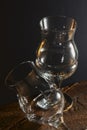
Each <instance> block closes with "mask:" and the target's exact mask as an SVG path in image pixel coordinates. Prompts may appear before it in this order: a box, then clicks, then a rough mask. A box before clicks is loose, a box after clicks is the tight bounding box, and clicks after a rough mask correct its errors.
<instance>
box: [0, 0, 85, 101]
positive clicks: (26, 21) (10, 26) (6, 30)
mask: <svg viewBox="0 0 87 130" xmlns="http://www.w3.org/2000/svg"><path fill="white" fill-rule="evenodd" d="M0 6H1V11H0V12H1V15H0V32H1V34H0V104H6V103H8V102H12V101H14V100H16V93H15V92H14V91H12V90H9V89H8V88H7V87H6V86H5V84H4V78H5V77H6V75H7V73H8V72H9V70H10V69H12V68H13V67H14V66H15V65H17V64H19V63H20V62H22V61H26V60H35V52H36V49H37V46H38V44H39V43H40V38H41V37H40V29H39V21H40V19H41V18H43V17H45V16H52V15H65V16H68V17H73V18H75V19H76V21H77V24H78V28H77V31H76V34H75V42H76V44H77V47H78V51H79V65H78V69H77V71H76V72H75V74H74V75H73V76H72V77H70V78H69V79H67V80H66V81H65V82H64V86H65V85H67V84H71V83H73V82H77V81H81V80H87V73H86V72H87V0H7V1H3V2H2V3H1V4H0Z"/></svg>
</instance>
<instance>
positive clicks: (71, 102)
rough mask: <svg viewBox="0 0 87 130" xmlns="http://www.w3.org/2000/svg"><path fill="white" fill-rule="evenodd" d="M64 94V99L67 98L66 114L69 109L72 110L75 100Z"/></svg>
mask: <svg viewBox="0 0 87 130" xmlns="http://www.w3.org/2000/svg"><path fill="white" fill-rule="evenodd" d="M63 94H64V98H65V108H64V112H66V111H68V110H69V109H71V107H72V106H73V100H72V98H71V97H70V96H69V95H68V94H66V93H63Z"/></svg>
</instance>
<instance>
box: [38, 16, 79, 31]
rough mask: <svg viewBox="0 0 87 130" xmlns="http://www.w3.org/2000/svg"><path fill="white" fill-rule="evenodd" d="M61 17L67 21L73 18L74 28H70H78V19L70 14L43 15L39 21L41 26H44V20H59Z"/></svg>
mask: <svg viewBox="0 0 87 130" xmlns="http://www.w3.org/2000/svg"><path fill="white" fill-rule="evenodd" d="M59 18H60V19H61V20H64V19H65V20H66V21H68V20H71V21H72V22H73V24H74V26H72V28H71V29H70V30H76V28H77V21H76V19H75V18H73V17H68V16H65V15H53V16H45V17H42V19H40V21H39V25H40V27H41V26H42V25H41V24H42V22H43V21H44V20H47V19H48V20H52V19H53V20H56V19H57V20H58V19H59ZM41 30H43V29H41ZM65 30H66V31H67V30H68V29H65Z"/></svg>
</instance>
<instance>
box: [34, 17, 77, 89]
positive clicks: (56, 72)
mask: <svg viewBox="0 0 87 130" xmlns="http://www.w3.org/2000/svg"><path fill="white" fill-rule="evenodd" d="M76 26H77V23H76V21H75V20H74V19H73V18H68V17H65V16H49V17H45V18H43V19H42V20H41V21H40V27H41V35H42V40H41V43H40V45H39V47H38V49H37V57H36V66H37V68H38V69H39V74H40V75H41V76H42V77H43V78H45V80H46V81H47V82H48V83H49V84H51V82H52V83H53V82H54V83H56V84H57V86H58V87H60V86H61V81H63V80H64V79H67V78H69V77H70V76H71V75H72V74H73V73H74V72H75V71H76V68H77V65H78V50H77V47H76V44H75V41H74V34H75V31H76ZM51 86H52V85H50V87H51Z"/></svg>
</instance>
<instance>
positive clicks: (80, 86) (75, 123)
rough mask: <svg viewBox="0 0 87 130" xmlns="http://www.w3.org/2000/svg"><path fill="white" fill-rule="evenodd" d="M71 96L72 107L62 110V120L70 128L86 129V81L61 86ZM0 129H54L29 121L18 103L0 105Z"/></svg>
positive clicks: (73, 129) (76, 129)
mask: <svg viewBox="0 0 87 130" xmlns="http://www.w3.org/2000/svg"><path fill="white" fill-rule="evenodd" d="M63 92H65V93H67V94H68V95H70V96H71V97H72V100H73V102H74V104H73V107H72V108H71V109H70V110H68V111H66V112H64V120H65V122H66V124H67V125H68V127H69V128H70V130H87V81H82V82H77V83H74V84H72V85H70V86H67V87H65V88H63ZM0 130H55V129H54V128H53V127H50V126H46V125H38V124H35V123H32V122H29V121H28V120H27V119H26V117H25V115H24V114H23V112H22V111H21V110H20V108H19V105H18V103H17V102H16V103H12V104H8V105H5V106H1V107H0Z"/></svg>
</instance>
